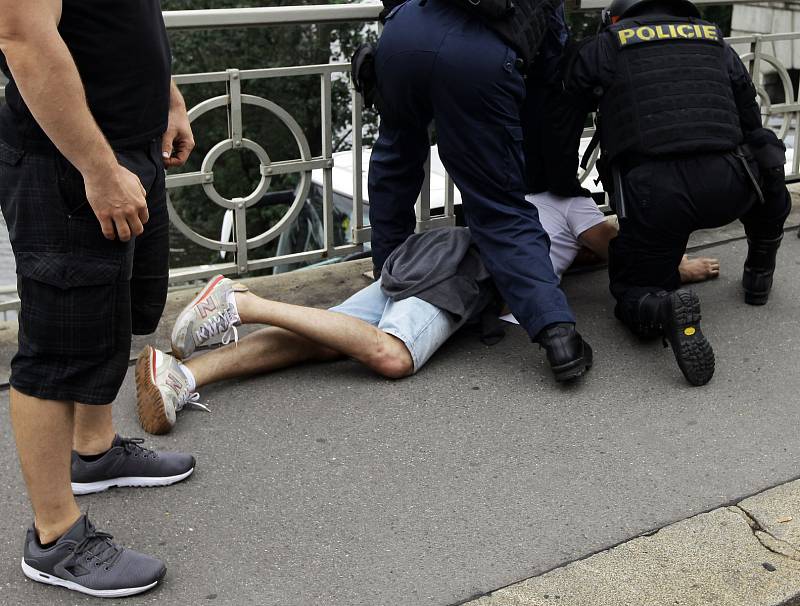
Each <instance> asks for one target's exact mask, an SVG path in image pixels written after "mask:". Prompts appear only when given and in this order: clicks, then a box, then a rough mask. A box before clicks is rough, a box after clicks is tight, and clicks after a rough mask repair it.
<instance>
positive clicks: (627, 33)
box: [617, 29, 636, 46]
mask: <svg viewBox="0 0 800 606" xmlns="http://www.w3.org/2000/svg"><path fill="white" fill-rule="evenodd" d="M635 33H636V32H634V31H633V30H632V29H621V30H619V31H618V32H617V35H618V36H619V43H620V45H621V46H625V45H626V44H627V43H628V40H630V39H631V38H633V36H634V35H635Z"/></svg>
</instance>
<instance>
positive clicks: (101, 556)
mask: <svg viewBox="0 0 800 606" xmlns="http://www.w3.org/2000/svg"><path fill="white" fill-rule="evenodd" d="M113 538H114V537H113V536H111V535H110V534H108V533H107V532H103V531H101V530H95V529H94V528H91V530H90V531H89V534H87V535H86V536H85V537H84V539H83V540H82V541H81V542H80V543H78V544H77V545H75V547H73V548H72V552H73V553H74V554H75V557H80V556H82V555H84V554H86V559H87V560H90V561H91V560H94V563H95V565H96V566H102V565H104V564H105V567H106V570H109V569H111V567H112V566H113V565H114V564H116V563H117V560H118V559H119V558H120V556H121V555H122V551H123V548H122V547H120V546H119V545H116V544H115V543H114V542H113V541H112V539H113ZM97 547H99V548H100V549H99V551H98V550H96V549H95V548H97Z"/></svg>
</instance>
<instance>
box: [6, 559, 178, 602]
mask: <svg viewBox="0 0 800 606" xmlns="http://www.w3.org/2000/svg"><path fill="white" fill-rule="evenodd" d="M166 572H167V571H166V569H164V572H163V573H161V576H160V577H159V578H158V579H156V580H155V581H153V582H152V583H150V584H148V585H143V586H141V587H123V588H121V589H91V588H89V587H84V586H83V585H80V584H78V583H75V582H74V581H67V580H66V579H62V578H60V577H57V576H55V575H52V574H47V573H45V572H42V571H41V570H36V568H34V567H33V566H31V565H30V564H27V563H26V562H25V558H22V573H23V574H24V575H25V576H26V577H28V578H29V579H30V580H31V581H36V582H37V583H44V584H45V585H54V586H56V587H64V588H65V589H71V590H72V591H77V592H79V593H84V594H86V595H91V596H94V597H96V598H122V597H125V596H129V595H136V594H139V593H144V592H145V591H148V590H150V589H152V588H153V587H155V586H156V585H158V583H159V582H160V581H161V579H163V578H164V575H165V574H166Z"/></svg>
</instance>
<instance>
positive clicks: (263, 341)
mask: <svg viewBox="0 0 800 606" xmlns="http://www.w3.org/2000/svg"><path fill="white" fill-rule="evenodd" d="M341 357H342V354H340V353H338V352H336V351H334V350H332V349H328V348H327V347H323V346H321V345H318V344H317V343H314V342H313V341H309V340H308V339H305V338H303V337H301V336H299V335H296V334H294V333H293V332H290V331H288V330H284V329H283V328H275V327H272V326H269V327H267V328H262V329H261V330H259V331H256V332H254V333H252V334H249V335H247V336H246V337H244V338H243V339H242V340H241V341H239V343H238V344H237V345H234V344H231V345H227V346H225V347H221V348H219V349H215V350H213V351H211V352H209V353H207V354H204V355H202V356H197V357H196V358H192V359H191V360H189V361H188V362H185V365H186V366H187V367H188V368H189V370H191V371H192V374H193V375H194V378H195V381H196V383H197V387H201V386H203V385H208V384H209V383H214V382H216V381H222V380H225V379H233V378H236V377H243V376H248V375H254V374H263V373H267V372H271V371H273V370H277V369H279V368H286V367H287V366H294V365H295V364H300V363H302V362H309V361H312V360H314V361H325V360H335V359H337V358H341Z"/></svg>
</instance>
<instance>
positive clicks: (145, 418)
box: [135, 345, 172, 435]
mask: <svg viewBox="0 0 800 606" xmlns="http://www.w3.org/2000/svg"><path fill="white" fill-rule="evenodd" d="M154 355H155V350H154V349H153V348H152V347H151V346H150V345H148V346H146V347H145V348H144V349H143V350H142V351H141V353H140V354H139V357H138V358H137V359H136V371H135V376H136V416H138V417H139V424H140V425H141V426H142V429H144V430H145V431H146V432H148V433H152V434H155V435H161V434H165V433H169V432H170V431H171V430H172V423H170V421H169V419H168V418H167V413H166V412H164V398H163V397H162V396H161V392H160V391H159V389H158V387H156V384H155V383H154V382H153V373H152V363H153V361H152V360H153V356H154Z"/></svg>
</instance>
